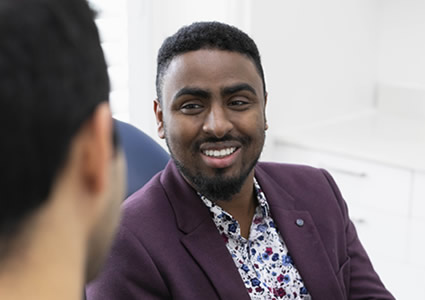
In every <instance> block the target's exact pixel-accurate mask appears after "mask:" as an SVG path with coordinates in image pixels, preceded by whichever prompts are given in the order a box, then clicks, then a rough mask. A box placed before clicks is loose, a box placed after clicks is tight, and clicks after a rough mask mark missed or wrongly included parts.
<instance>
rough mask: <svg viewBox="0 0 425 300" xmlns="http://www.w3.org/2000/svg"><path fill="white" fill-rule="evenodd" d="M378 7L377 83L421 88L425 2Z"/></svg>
mask: <svg viewBox="0 0 425 300" xmlns="http://www.w3.org/2000/svg"><path fill="white" fill-rule="evenodd" d="M378 3H379V6H378V8H379V9H378V12H379V15H378V18H379V81H380V82H384V83H390V84H396V85H409V86H421V87H424V88H425V1H423V0H380V1H379V2H378Z"/></svg>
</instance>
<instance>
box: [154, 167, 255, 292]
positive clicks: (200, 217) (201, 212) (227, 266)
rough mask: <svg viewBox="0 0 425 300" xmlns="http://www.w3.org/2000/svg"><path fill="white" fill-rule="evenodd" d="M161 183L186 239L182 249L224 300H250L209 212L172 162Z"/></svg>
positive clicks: (183, 240) (182, 239)
mask: <svg viewBox="0 0 425 300" xmlns="http://www.w3.org/2000/svg"><path fill="white" fill-rule="evenodd" d="M161 183H162V185H163V187H164V189H165V191H166V193H167V196H168V200H169V202H170V204H171V206H172V207H173V209H174V212H175V214H176V220H177V226H178V227H179V228H180V230H181V231H183V232H184V233H185V235H184V236H183V237H182V238H181V242H182V244H183V246H184V247H185V248H186V249H187V251H188V252H189V253H190V254H191V255H192V257H193V258H194V260H195V261H196V262H197V263H198V264H199V266H200V267H201V268H202V269H203V271H204V272H205V273H206V276H207V277H208V279H209V280H210V281H211V284H212V285H213V286H214V288H215V290H216V291H217V294H218V295H219V296H220V298H221V299H242V300H243V299H246V300H249V299H250V298H249V295H248V292H247V290H246V288H245V284H244V283H243V281H242V279H241V277H240V274H239V271H238V270H237V268H236V266H235V264H234V262H233V259H232V257H231V255H230V253H229V251H228V250H227V248H226V245H225V243H224V241H223V239H222V237H221V236H220V234H219V233H218V230H217V228H216V227H215V224H214V222H213V221H212V219H211V216H210V212H209V210H208V208H207V207H206V206H205V204H204V203H203V202H202V200H201V199H200V198H199V196H198V195H197V193H196V192H195V190H194V189H193V188H191V187H190V186H189V184H188V183H187V182H186V181H185V180H184V178H183V177H182V176H181V175H180V172H179V171H178V170H177V168H176V166H175V164H174V162H172V161H170V162H169V163H168V165H167V167H166V169H165V170H164V172H163V174H162V175H161Z"/></svg>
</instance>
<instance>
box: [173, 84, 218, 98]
mask: <svg viewBox="0 0 425 300" xmlns="http://www.w3.org/2000/svg"><path fill="white" fill-rule="evenodd" d="M184 95H190V96H196V97H200V98H207V99H209V98H211V92H210V91H208V90H204V89H200V88H193V87H184V88H182V89H181V90H179V91H178V92H177V93H176V94H175V95H174V99H177V98H179V97H181V96H184Z"/></svg>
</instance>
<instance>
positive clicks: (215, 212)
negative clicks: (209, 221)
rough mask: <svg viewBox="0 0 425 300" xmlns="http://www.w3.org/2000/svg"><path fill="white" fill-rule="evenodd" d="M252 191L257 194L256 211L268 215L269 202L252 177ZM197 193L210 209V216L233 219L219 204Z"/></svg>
mask: <svg viewBox="0 0 425 300" xmlns="http://www.w3.org/2000/svg"><path fill="white" fill-rule="evenodd" d="M254 191H255V194H256V196H257V201H258V204H259V205H258V207H257V211H258V210H260V211H261V214H262V215H263V216H264V217H269V216H270V207H269V203H268V202H267V199H266V195H265V194H264V192H263V191H262V189H261V187H260V184H259V183H258V181H257V179H256V178H255V177H254ZM198 195H199V196H200V197H201V199H202V201H203V202H204V203H205V205H206V206H207V207H208V208H209V209H210V212H211V213H212V217H213V218H215V217H218V218H230V219H233V217H232V216H231V215H230V214H229V213H228V212H226V211H225V210H224V209H222V208H221V207H220V206H218V205H216V204H215V203H214V202H212V201H211V200H209V199H208V198H207V197H205V196H204V195H202V194H200V193H198Z"/></svg>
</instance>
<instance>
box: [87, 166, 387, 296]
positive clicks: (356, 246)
mask: <svg viewBox="0 0 425 300" xmlns="http://www.w3.org/2000/svg"><path fill="white" fill-rule="evenodd" d="M255 176H256V178H257V180H258V182H259V183H260V185H261V188H262V190H263V191H264V193H265V195H266V197H267V201H268V202H269V205H270V210H271V213H272V217H273V219H274V221H275V223H276V225H277V228H278V229H279V231H280V233H281V235H282V237H283V239H284V241H285V243H286V245H287V247H288V249H289V252H290V253H291V256H292V258H293V260H294V262H295V265H296V267H297V268H298V270H299V272H300V273H301V276H302V278H303V279H304V282H305V285H306V287H307V289H308V291H309V292H310V294H311V296H312V298H313V300H342V299H353V300H354V299H394V297H393V296H392V295H391V294H390V293H389V292H388V291H387V290H386V289H385V287H384V286H383V284H382V282H381V281H380V279H379V277H378V275H377V274H376V272H375V271H374V269H373V267H372V265H371V263H370V260H369V258H368V256H367V254H366V252H365V250H364V249H363V247H362V245H361V243H360V241H359V239H358V237H357V234H356V230H355V228H354V226H353V223H352V222H351V221H350V220H349V217H348V212H347V207H346V204H345V202H344V200H343V198H342V196H341V194H340V192H339V190H338V188H337V186H336V184H335V182H334V181H333V179H332V178H331V176H330V175H329V174H328V173H327V172H326V171H324V170H320V169H314V168H311V167H306V166H295V165H285V164H275V163H258V164H257V166H256V168H255ZM123 210H124V212H123V213H124V215H123V220H122V223H121V226H120V229H119V232H118V235H117V239H116V241H115V243H114V246H113V248H112V250H111V253H110V255H109V258H108V261H107V263H106V266H105V268H104V270H103V272H102V273H101V275H100V276H99V277H98V278H97V279H96V280H95V281H94V282H92V283H91V284H90V285H89V286H88V289H87V296H88V297H87V298H88V300H110V299H111V300H112V299H113V300H136V299H198V300H200V299H202V300H206V299H237V300H239V299H247V300H248V299H250V298H249V295H248V293H247V291H246V288H245V285H244V283H243V282H242V279H241V277H240V275H239V272H238V270H237V268H236V266H235V264H234V263H233V260H232V257H231V256H230V254H229V252H228V250H227V248H226V245H225V244H224V241H223V239H222V238H221V236H220V235H219V233H218V230H217V228H216V227H215V225H214V222H213V221H212V219H211V216H210V213H209V210H208V208H207V207H206V206H205V205H204V203H203V202H202V201H201V200H200V198H199V196H198V195H197V193H196V192H195V191H194V190H193V189H192V188H191V187H190V186H189V185H188V184H187V183H186V181H185V180H184V179H183V177H182V176H181V175H180V173H179V171H178V170H177V168H176V166H175V164H174V163H173V162H172V161H170V162H169V163H168V165H167V167H166V168H165V170H164V171H162V172H161V173H159V174H157V175H156V176H155V177H154V178H153V179H152V180H151V181H150V182H149V183H148V184H147V185H145V186H144V187H143V188H142V189H141V190H139V191H138V192H136V193H135V194H133V195H132V196H131V197H130V198H129V199H128V200H127V201H126V202H125V203H124V205H123ZM298 219H302V220H303V221H304V223H303V225H302V226H300V225H301V224H300V223H301V222H297V220H298ZM297 223H298V225H297Z"/></svg>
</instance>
